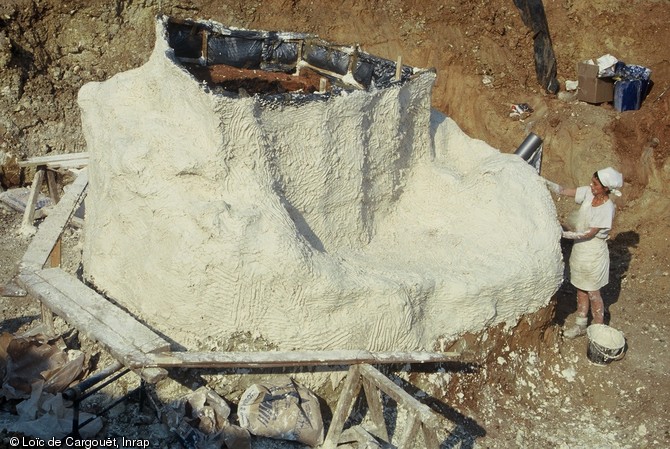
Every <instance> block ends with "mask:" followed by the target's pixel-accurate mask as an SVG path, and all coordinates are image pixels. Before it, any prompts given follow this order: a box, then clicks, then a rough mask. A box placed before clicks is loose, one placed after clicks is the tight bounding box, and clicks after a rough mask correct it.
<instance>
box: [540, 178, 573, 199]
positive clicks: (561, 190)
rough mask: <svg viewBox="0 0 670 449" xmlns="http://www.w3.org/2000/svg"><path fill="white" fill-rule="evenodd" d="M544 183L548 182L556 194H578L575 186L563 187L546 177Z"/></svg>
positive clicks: (549, 187)
mask: <svg viewBox="0 0 670 449" xmlns="http://www.w3.org/2000/svg"><path fill="white" fill-rule="evenodd" d="M544 183H545V184H547V188H548V189H549V190H550V191H552V192H554V193H555V194H556V195H565V196H571V197H574V196H575V195H576V194H577V189H575V188H567V187H563V186H561V185H558V184H556V183H555V182H551V181H549V180H548V179H545V180H544Z"/></svg>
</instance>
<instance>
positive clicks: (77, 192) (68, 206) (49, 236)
mask: <svg viewBox="0 0 670 449" xmlns="http://www.w3.org/2000/svg"><path fill="white" fill-rule="evenodd" d="M87 185H88V174H87V172H86V170H82V172H81V173H80V174H79V176H78V177H77V179H76V180H75V181H74V182H73V183H72V184H71V185H70V188H69V189H68V190H67V192H65V195H63V198H61V200H60V201H59V202H58V204H57V205H56V206H55V207H54V209H53V210H52V211H51V212H50V213H49V215H48V216H47V218H45V219H44V221H43V222H42V224H41V225H40V227H39V229H38V230H37V233H36V234H35V237H33V239H32V241H31V242H30V244H29V245H28V250H27V251H26V253H25V254H24V255H23V259H22V260H21V271H24V270H32V271H36V270H40V269H42V267H43V266H44V264H45V263H46V262H47V260H48V259H49V255H50V254H51V251H52V250H53V248H54V245H56V242H57V241H58V239H59V238H60V235H61V233H62V232H63V228H64V227H65V225H67V222H68V220H69V219H70V217H71V216H72V214H73V213H74V210H75V207H76V206H77V204H79V201H80V200H81V198H82V197H83V195H84V191H85V189H86V186H87ZM26 210H27V209H26Z"/></svg>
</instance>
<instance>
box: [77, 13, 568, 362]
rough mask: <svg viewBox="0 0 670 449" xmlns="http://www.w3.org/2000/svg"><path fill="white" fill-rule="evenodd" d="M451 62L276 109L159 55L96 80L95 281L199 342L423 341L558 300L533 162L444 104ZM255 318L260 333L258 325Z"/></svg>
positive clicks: (548, 204)
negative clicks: (434, 103)
mask: <svg viewBox="0 0 670 449" xmlns="http://www.w3.org/2000/svg"><path fill="white" fill-rule="evenodd" d="M434 77H435V75H434V73H431V72H425V73H423V74H422V75H420V76H417V77H416V78H415V79H413V80H412V81H410V82H407V83H405V84H403V85H402V86H400V87H398V86H395V87H390V88H387V89H378V90H374V89H373V90H369V91H356V92H352V93H348V94H344V95H341V96H334V97H332V98H330V99H329V100H328V101H317V102H311V103H307V104H304V105H302V106H288V105H284V106H282V107H278V108H266V107H262V106H261V105H260V104H259V101H258V100H257V99H256V98H254V97H247V98H232V97H225V96H221V95H215V94H213V93H211V92H209V91H208V90H207V89H204V88H203V86H202V85H201V84H200V83H199V82H198V81H197V80H196V79H194V78H193V77H192V76H191V75H190V74H189V73H187V72H186V71H185V70H184V69H183V68H182V67H180V65H179V64H178V63H177V62H176V60H175V58H174V56H173V52H172V49H171V48H170V47H169V46H168V43H167V40H166V35H165V29H164V25H163V24H162V23H161V22H160V21H159V22H158V26H157V40H156V45H155V49H154V51H153V54H152V55H151V57H150V60H149V61H148V62H147V63H146V64H145V65H143V66H142V67H140V68H137V69H134V70H131V71H128V72H124V73H120V74H118V75H116V76H114V77H112V78H111V79H109V80H107V81H105V82H100V83H89V84H86V85H85V86H84V87H82V89H81V91H80V93H79V105H80V107H81V111H82V121H83V127H84V133H85V136H86V140H87V143H88V151H89V153H90V163H89V173H90V184H89V189H88V196H87V203H86V209H87V210H86V222H85V234H84V247H83V265H84V273H85V278H86V280H87V281H89V282H91V283H92V284H94V285H95V286H96V287H97V288H98V289H100V290H101V291H103V292H105V293H106V294H107V295H109V297H111V298H113V299H114V300H115V301H117V302H118V303H120V304H121V305H122V306H124V307H126V308H127V309H128V310H130V311H131V312H133V313H135V314H136V315H137V316H138V317H139V318H140V319H142V320H144V321H145V322H146V323H147V324H148V325H150V326H151V327H153V328H154V329H156V330H158V331H160V332H162V333H163V334H165V335H166V336H167V337H168V338H170V339H172V340H173V341H174V342H175V343H176V344H177V345H179V346H181V347H183V348H186V349H210V350H216V349H218V348H221V347H224V346H226V345H227V344H228V343H229V341H230V339H231V337H235V336H237V335H240V334H241V333H250V334H251V336H252V337H258V338H259V339H261V340H262V339H264V340H265V341H267V342H268V343H269V344H271V345H273V346H275V347H277V348H281V349H356V348H364V349H368V350H423V349H428V350H430V349H434V348H436V347H437V346H438V344H439V342H443V341H449V340H453V339H454V338H456V337H458V336H459V335H462V334H463V333H465V332H478V331H481V330H482V329H484V328H486V327H488V326H493V325H496V324H498V323H505V324H506V325H508V326H512V325H514V324H515V323H517V322H518V319H519V318H520V317H521V316H522V315H524V314H528V313H532V312H534V311H537V310H538V309H540V308H542V307H543V306H545V305H547V303H548V301H549V299H550V297H551V296H552V295H553V294H554V293H555V291H556V290H557V288H558V286H559V284H560V282H561V280H562V270H563V262H562V257H561V251H560V246H559V238H560V237H559V236H560V227H559V224H558V222H557V219H556V211H555V207H554V204H553V202H552V199H551V197H550V195H549V193H548V192H547V190H546V188H545V187H544V184H543V183H542V182H541V179H540V178H539V177H538V176H537V174H536V173H535V171H534V170H533V168H532V167H530V166H529V165H528V164H527V163H525V162H524V161H523V160H521V159H520V158H519V157H518V156H516V155H513V154H504V153H501V152H499V151H498V150H496V149H494V148H492V147H491V146H489V145H488V144H486V143H485V142H483V141H480V140H474V139H471V138H469V137H468V136H467V135H465V134H464V133H463V132H462V131H461V130H460V128H459V127H458V126H457V124H456V123H455V122H454V121H452V120H451V119H450V118H448V117H446V116H445V115H443V114H441V113H440V112H437V111H435V110H431V107H430V99H431V89H432V85H433V81H434ZM247 335H248V334H247Z"/></svg>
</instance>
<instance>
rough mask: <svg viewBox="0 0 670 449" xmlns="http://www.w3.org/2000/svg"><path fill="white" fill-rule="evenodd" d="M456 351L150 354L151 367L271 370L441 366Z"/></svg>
mask: <svg viewBox="0 0 670 449" xmlns="http://www.w3.org/2000/svg"><path fill="white" fill-rule="evenodd" d="M459 356H460V354H458V353H455V352H370V351H363V350H340V351H266V352H197V351H189V352H162V353H156V354H151V355H150V356H149V357H150V359H151V362H150V363H151V365H150V366H162V367H166V368H167V367H175V368H272V367H284V366H333V365H351V364H356V363H372V364H393V363H440V362H447V361H450V360H452V361H453V360H454V358H457V357H459Z"/></svg>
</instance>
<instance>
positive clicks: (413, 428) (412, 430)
mask: <svg viewBox="0 0 670 449" xmlns="http://www.w3.org/2000/svg"><path fill="white" fill-rule="evenodd" d="M407 413H408V415H409V416H408V417H407V418H408V419H407V422H406V423H405V430H404V432H403V434H402V436H401V437H400V441H398V443H397V444H396V446H397V447H398V449H410V448H412V447H414V443H415V442H416V441H415V440H416V435H417V433H419V428H420V427H421V421H419V417H418V416H416V414H415V413H414V411H413V410H408V411H407ZM424 447H426V448H427V449H428V446H424ZM430 449H439V447H438V446H435V447H434V448H430Z"/></svg>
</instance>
